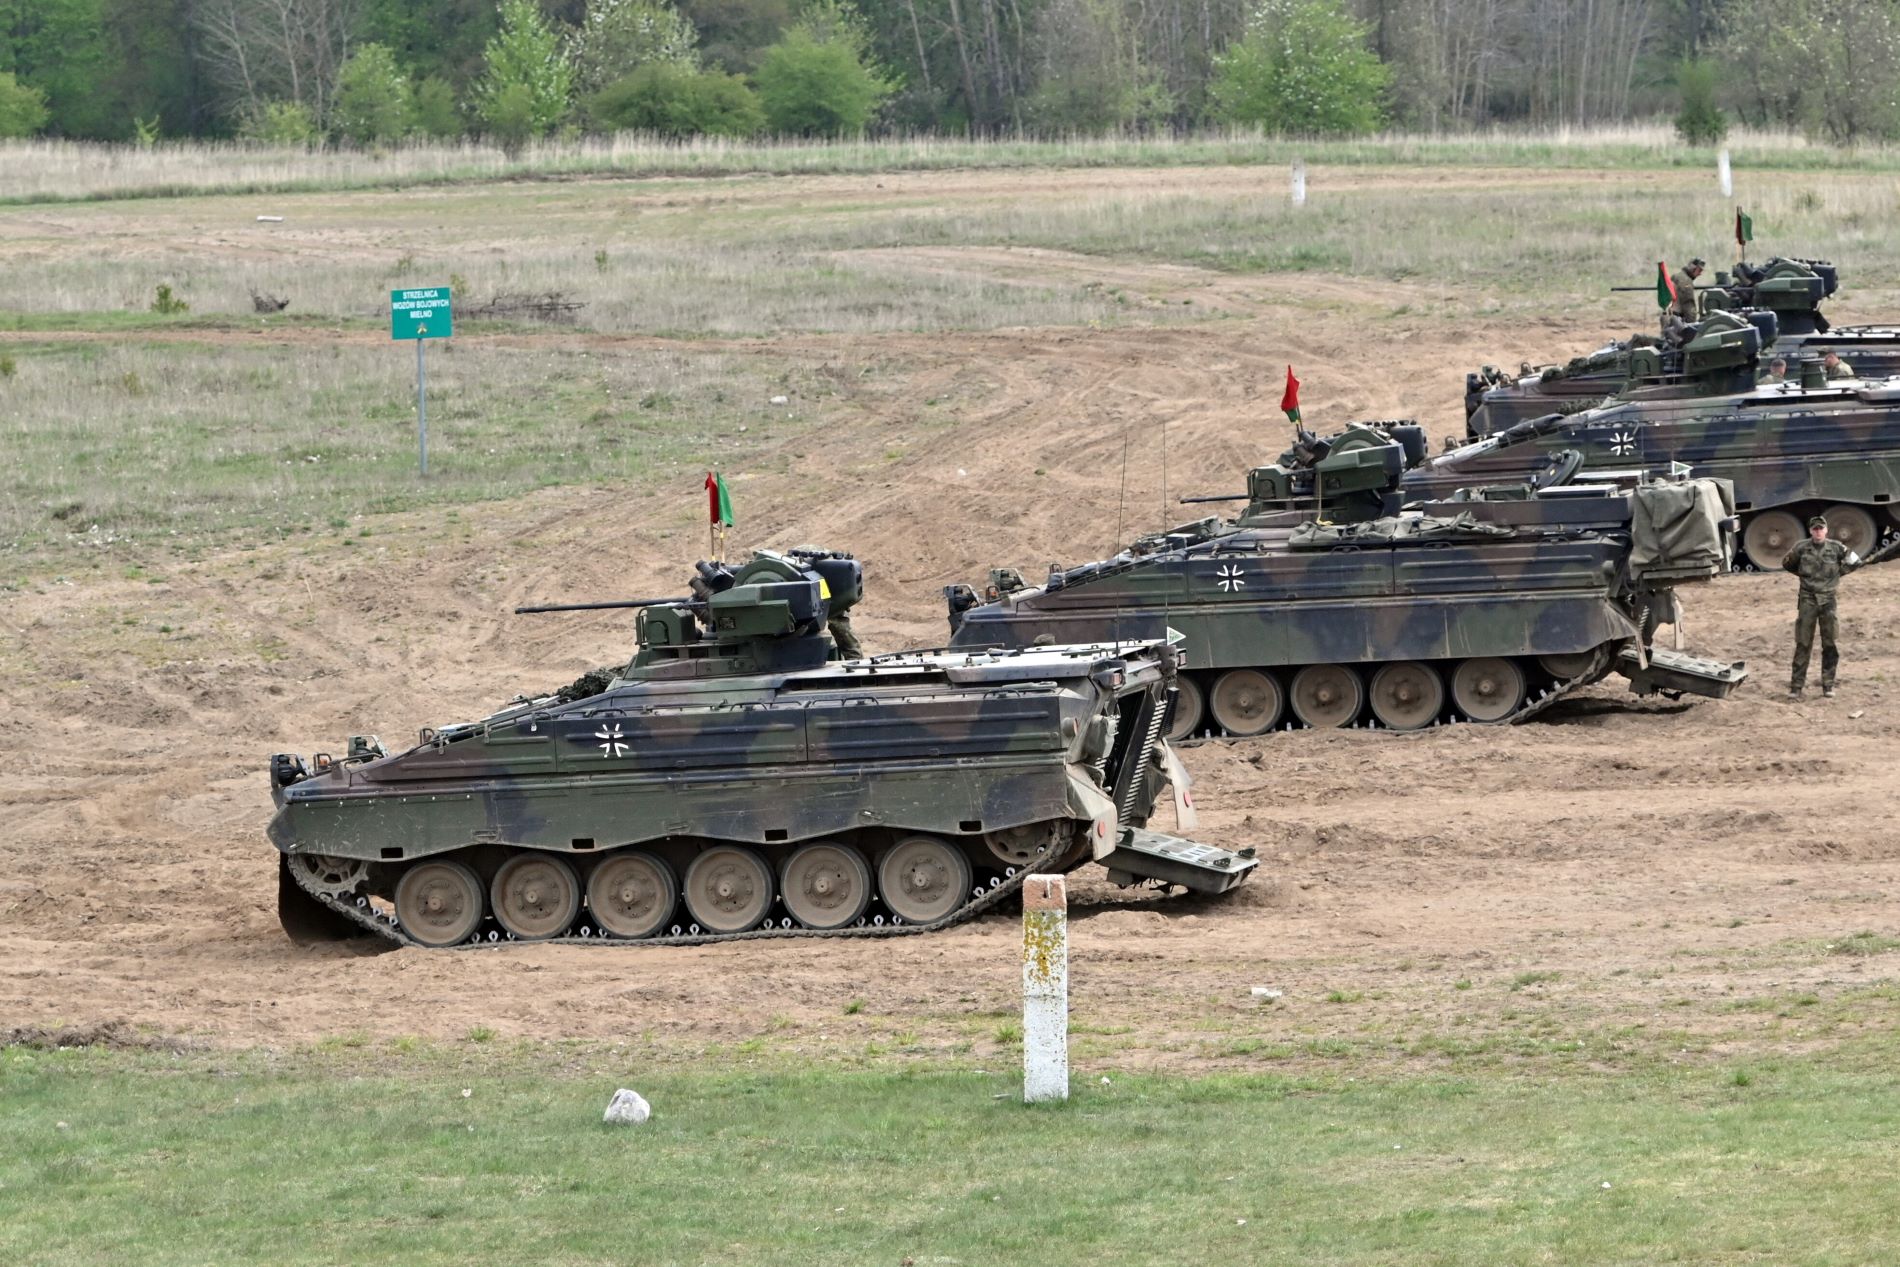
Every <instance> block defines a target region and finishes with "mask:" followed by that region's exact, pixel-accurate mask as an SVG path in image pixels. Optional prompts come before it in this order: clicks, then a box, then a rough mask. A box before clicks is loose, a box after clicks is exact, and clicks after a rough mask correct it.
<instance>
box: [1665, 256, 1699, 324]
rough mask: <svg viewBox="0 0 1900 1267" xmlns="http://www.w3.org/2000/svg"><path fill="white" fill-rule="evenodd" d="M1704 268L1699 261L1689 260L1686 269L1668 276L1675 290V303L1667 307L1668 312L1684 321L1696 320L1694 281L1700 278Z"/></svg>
mask: <svg viewBox="0 0 1900 1267" xmlns="http://www.w3.org/2000/svg"><path fill="white" fill-rule="evenodd" d="M1705 267H1706V265H1704V264H1703V262H1702V261H1701V260H1690V261H1689V263H1688V265H1687V267H1684V268H1679V269H1677V270H1676V271H1675V272H1674V273H1673V274H1671V275H1670V278H1669V280H1670V282H1671V283H1672V284H1674V286H1675V288H1676V302H1675V303H1673V304H1671V305H1669V311H1670V312H1672V313H1674V314H1675V315H1676V316H1677V317H1679V318H1681V319H1682V320H1684V321H1694V320H1695V319H1696V308H1695V279H1696V278H1698V277H1700V276H1702V270H1703V269H1704V268H1705Z"/></svg>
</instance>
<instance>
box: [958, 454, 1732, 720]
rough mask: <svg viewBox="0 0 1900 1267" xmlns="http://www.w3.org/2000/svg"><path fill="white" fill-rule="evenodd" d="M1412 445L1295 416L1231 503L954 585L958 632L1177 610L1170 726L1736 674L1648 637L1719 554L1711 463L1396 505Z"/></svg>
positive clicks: (1132, 621) (1417, 713)
mask: <svg viewBox="0 0 1900 1267" xmlns="http://www.w3.org/2000/svg"><path fill="white" fill-rule="evenodd" d="M1394 430H1398V431H1400V432H1401V433H1404V431H1405V429H1403V428H1394ZM1411 430H1412V431H1413V432H1415V431H1416V429H1415V428H1414V429H1411ZM1492 443H1494V442H1488V441H1487V442H1483V443H1482V444H1481V445H1480V446H1478V447H1481V448H1488V446H1489V445H1491V444H1492ZM1421 445H1422V436H1419V435H1413V434H1404V438H1403V439H1400V438H1394V437H1393V435H1392V434H1391V432H1390V431H1388V430H1386V429H1384V428H1380V427H1361V428H1356V429H1355V430H1354V432H1353V433H1351V435H1350V438H1349V439H1343V440H1342V441H1334V442H1328V441H1316V440H1314V439H1313V438H1312V437H1310V436H1302V442H1301V444H1299V445H1296V446H1295V448H1294V450H1292V451H1290V452H1289V454H1288V458H1287V460H1285V461H1284V462H1283V464H1281V465H1276V466H1272V467H1262V468H1259V469H1257V470H1255V471H1254V472H1252V474H1251V476H1250V479H1249V488H1250V494H1249V498H1248V506H1247V509H1246V511H1245V512H1244V513H1243V514H1242V515H1241V516H1240V517H1239V518H1238V519H1236V520H1234V521H1231V522H1227V521H1223V520H1220V519H1207V520H1203V521H1201V522H1199V523H1193V524H1187V525H1184V526H1182V527H1179V528H1175V529H1173V530H1171V531H1168V532H1165V533H1160V534H1156V535H1154V536H1151V537H1145V538H1143V539H1141V540H1140V541H1137V542H1136V543H1135V544H1134V546H1133V547H1131V548H1130V549H1128V550H1125V551H1123V552H1122V553H1120V554H1118V555H1116V556H1115V557H1114V558H1111V559H1104V560H1102V561H1101V562H1098V563H1088V564H1084V565H1082V566H1080V567H1074V568H1063V567H1052V568H1051V569H1050V572H1049V579H1048V581H1047V582H1046V583H1044V584H1042V585H1040V586H1033V587H1032V586H1029V585H1026V584H1025V583H1024V582H1023V579H1022V577H1021V575H1020V573H1018V572H1016V571H1014V570H1013V569H1006V568H1005V569H997V570H995V571H993V572H992V573H991V574H990V575H991V580H990V584H989V586H988V587H987V589H986V590H985V592H984V593H983V594H982V595H980V596H979V595H978V594H977V593H976V592H975V591H973V590H972V589H971V588H970V587H969V586H962V585H958V586H951V587H949V588H948V589H947V590H946V591H945V595H946V598H947V600H948V602H949V606H950V623H951V631H952V635H953V636H952V645H953V646H959V647H972V648H974V647H982V646H999V647H1022V646H1033V645H1034V644H1035V643H1036V642H1038V641H1039V640H1043V639H1047V640H1050V641H1054V642H1066V641H1074V640H1078V639H1079V640H1084V641H1086V640H1090V639H1101V638H1118V637H1142V638H1145V637H1151V636H1156V633H1157V631H1158V630H1160V629H1167V630H1172V631H1178V634H1179V635H1180V637H1181V639H1182V642H1181V651H1182V654H1183V668H1182V673H1181V680H1180V687H1179V691H1178V695H1177V699H1176V706H1175V710H1174V712H1173V714H1172V717H1171V721H1170V727H1169V733H1170V735H1171V737H1176V738H1186V737H1191V736H1196V735H1201V734H1209V733H1211V734H1225V735H1232V736H1246V735H1258V734H1263V733H1265V732H1267V731H1269V730H1272V729H1274V728H1275V727H1278V726H1282V725H1284V726H1286V727H1288V728H1291V727H1292V726H1293V725H1295V724H1299V725H1302V726H1311V727H1332V726H1345V725H1350V724H1354V723H1356V722H1358V721H1359V720H1360V719H1362V718H1368V717H1369V719H1370V722H1371V724H1376V725H1378V726H1381V727H1386V728H1390V729H1394V730H1416V729H1419V728H1422V727H1425V726H1431V725H1434V724H1437V723H1438V722H1441V721H1447V720H1470V721H1478V722H1503V721H1519V720H1523V719H1524V718H1526V717H1529V716H1531V715H1533V714H1534V713H1536V712H1538V711H1540V710H1541V709H1543V708H1545V707H1548V706H1549V705H1550V704H1551V703H1553V702H1555V700H1556V699H1557V698H1559V697H1560V696H1561V695H1563V694H1564V693H1566V692H1568V691H1570V690H1573V689H1575V688H1577V687H1580V686H1583V685H1587V684H1588V683H1590V682H1594V681H1596V680H1598V679H1600V678H1602V677H1603V676H1604V675H1606V674H1608V673H1610V672H1613V671H1614V672H1618V673H1621V674H1623V675H1624V676H1625V677H1627V678H1628V679H1629V682H1630V688H1631V690H1633V691H1636V692H1638V693H1650V692H1656V691H1663V692H1668V693H1671V694H1680V693H1682V692H1689V693H1693V694H1698V695H1706V696H1711V697H1718V698H1719V697H1721V696H1724V695H1726V694H1728V693H1729V692H1730V691H1731V690H1733V689H1734V687H1735V686H1736V685H1737V684H1738V683H1740V682H1741V681H1742V680H1743V679H1744V678H1745V677H1746V675H1747V670H1746V669H1745V667H1744V666H1742V665H1741V664H1739V663H1738V664H1719V663H1713V662H1710V661H1707V660H1699V659H1695V658H1693V657H1690V656H1687V655H1684V654H1681V652H1680V649H1679V648H1677V649H1673V650H1672V649H1666V648H1662V647H1657V646H1655V645H1653V635H1654V634H1655V631H1656V630H1657V628H1658V627H1659V626H1660V625H1662V624H1665V623H1667V624H1673V625H1675V626H1676V628H1677V630H1678V632H1679V631H1680V629H1681V618H1680V613H1679V611H1678V608H1677V603H1676V596H1675V587H1676V586H1677V585H1680V584H1683V583H1686V582H1691V581H1698V580H1703V579H1707V578H1709V577H1712V576H1715V575H1717V574H1718V573H1721V572H1723V571H1725V570H1726V569H1727V567H1728V550H1729V546H1730V544H1731V541H1732V532H1733V519H1732V512H1731V511H1730V509H1729V506H1728V502H1727V489H1726V487H1725V485H1723V483H1722V482H1721V481H1718V480H1688V481H1679V482H1672V483H1651V484H1646V485H1643V486H1641V487H1638V488H1636V489H1632V490H1629V491H1617V490H1615V489H1612V488H1610V487H1608V486H1604V485H1596V486H1566V485H1561V484H1558V483H1557V482H1556V481H1555V480H1552V481H1549V482H1548V483H1547V485H1546V486H1543V487H1533V486H1530V485H1520V486H1516V487H1511V488H1498V489H1487V490H1482V491H1476V492H1466V493H1464V494H1462V495H1461V496H1460V498H1458V499H1456V500H1447V501H1443V502H1438V503H1425V504H1421V505H1419V506H1416V507H1409V508H1407V509H1406V511H1405V512H1404V513H1393V512H1394V511H1395V510H1396V509H1397V507H1396V502H1397V499H1398V496H1399V494H1398V491H1397V490H1398V488H1399V482H1400V479H1401V477H1402V473H1403V472H1404V470H1405V469H1406V463H1407V461H1408V457H1407V453H1406V450H1407V449H1408V448H1414V447H1419V446H1421ZM1570 465H1571V467H1572V469H1574V464H1570ZM1316 502H1317V504H1318V505H1320V506H1321V507H1323V510H1324V513H1325V514H1327V515H1328V516H1330V517H1331V518H1330V521H1329V520H1326V519H1321V520H1315V518H1314V506H1315V503H1316Z"/></svg>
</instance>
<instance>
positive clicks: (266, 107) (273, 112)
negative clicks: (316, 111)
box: [238, 101, 322, 145]
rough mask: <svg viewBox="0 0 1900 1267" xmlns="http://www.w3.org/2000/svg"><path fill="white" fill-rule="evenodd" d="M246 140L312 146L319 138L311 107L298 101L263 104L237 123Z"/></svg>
mask: <svg viewBox="0 0 1900 1267" xmlns="http://www.w3.org/2000/svg"><path fill="white" fill-rule="evenodd" d="M238 135H239V136H241V137H243V138H244V139H245V140H247V141H266V142H269V143H271V144H274V145H312V144H315V143H316V141H317V140H318V139H319V137H320V136H321V135H322V134H321V133H320V132H318V131H317V121H316V119H315V118H314V117H313V116H312V115H311V113H310V107H308V106H306V105H304V104H303V103H302V102H300V101H266V102H264V103H263V104H262V105H260V106H259V107H258V108H257V109H255V110H253V111H252V112H251V113H250V114H248V115H246V116H245V117H244V119H243V120H242V121H241V122H240V123H239V124H238Z"/></svg>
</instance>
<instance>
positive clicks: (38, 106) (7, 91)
mask: <svg viewBox="0 0 1900 1267" xmlns="http://www.w3.org/2000/svg"><path fill="white" fill-rule="evenodd" d="M46 117H47V116H46V94H45V93H43V92H41V91H40V90H39V89H38V88H34V87H32V86H31V85H28V84H23V83H21V82H20V81H19V80H17V79H15V78H14V77H13V75H12V73H11V72H10V71H0V137H8V136H32V135H33V134H34V133H35V132H37V131H39V130H40V129H41V128H43V127H45V126H46Z"/></svg>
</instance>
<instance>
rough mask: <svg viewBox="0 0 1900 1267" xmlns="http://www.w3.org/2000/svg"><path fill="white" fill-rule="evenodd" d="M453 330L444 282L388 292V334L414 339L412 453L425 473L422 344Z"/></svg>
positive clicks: (426, 382) (425, 374)
mask: <svg viewBox="0 0 1900 1267" xmlns="http://www.w3.org/2000/svg"><path fill="white" fill-rule="evenodd" d="M454 333H455V309H454V308H453V307H452V306H451V303H450V298H449V288H448V287H447V286H428V287H424V288H422V289H420V290H392V291H390V292H389V337H390V338H392V339H414V340H415V341H416V455H417V458H418V459H419V461H420V463H421V466H422V474H423V476H424V478H427V476H428V474H429V374H428V367H427V365H426V363H425V362H424V360H423V356H422V345H423V344H424V343H426V342H427V341H428V340H430V339H446V338H449V337H450V336H451V335H453V334H454Z"/></svg>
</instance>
